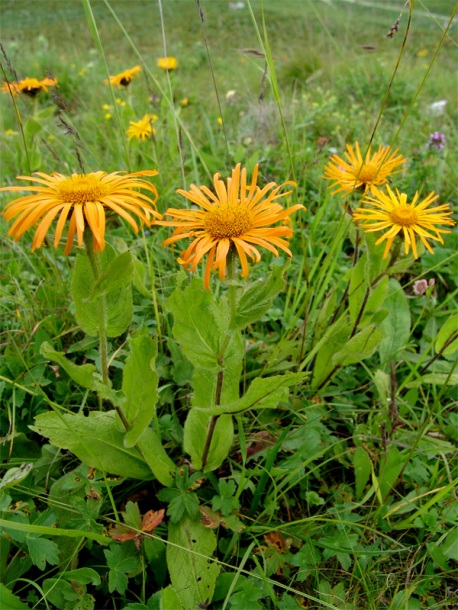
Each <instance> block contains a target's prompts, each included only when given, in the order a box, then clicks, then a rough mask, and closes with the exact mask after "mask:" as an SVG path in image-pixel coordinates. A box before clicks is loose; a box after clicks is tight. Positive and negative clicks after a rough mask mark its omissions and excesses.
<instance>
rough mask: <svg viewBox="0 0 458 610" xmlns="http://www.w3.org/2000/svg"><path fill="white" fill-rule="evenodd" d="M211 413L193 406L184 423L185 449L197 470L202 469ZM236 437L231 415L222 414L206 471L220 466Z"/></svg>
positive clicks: (216, 427)
mask: <svg viewBox="0 0 458 610" xmlns="http://www.w3.org/2000/svg"><path fill="white" fill-rule="evenodd" d="M211 419H212V418H211V414H209V413H208V411H207V410H206V409H197V408H192V409H191V410H190V411H189V413H188V416H187V418H186V422H185V425H184V442H183V447H184V450H185V451H186V452H187V453H189V455H190V456H191V462H192V465H193V466H194V468H195V469H196V470H201V469H202V457H203V451H204V447H205V441H206V439H207V434H208V429H209V426H210V421H211ZM233 437H234V424H233V422H232V416H231V415H221V416H220V417H219V418H218V421H217V423H216V426H215V429H214V432H213V437H212V442H211V445H210V450H209V452H208V459H207V463H206V465H205V468H204V472H210V471H211V470H215V469H216V468H219V466H221V464H222V463H223V462H224V460H225V459H226V458H227V456H228V455H229V450H230V448H231V445H232V441H233Z"/></svg>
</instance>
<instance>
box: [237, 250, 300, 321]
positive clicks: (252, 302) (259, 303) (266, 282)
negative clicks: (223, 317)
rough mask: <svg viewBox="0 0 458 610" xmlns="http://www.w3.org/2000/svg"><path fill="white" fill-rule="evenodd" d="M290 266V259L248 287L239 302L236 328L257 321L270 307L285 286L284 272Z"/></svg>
mask: <svg viewBox="0 0 458 610" xmlns="http://www.w3.org/2000/svg"><path fill="white" fill-rule="evenodd" d="M288 266H289V261H288V263H287V265H285V266H283V267H274V268H273V269H271V270H270V272H269V276H268V278H267V279H265V278H261V279H259V280H257V281H255V282H253V283H252V284H250V285H249V286H248V287H247V288H246V290H245V291H244V292H243V293H242V295H241V297H240V300H239V302H238V303H237V315H236V318H235V327H236V328H239V329H243V328H245V327H246V326H248V324H251V323H252V322H256V321H257V320H259V318H261V317H262V316H263V315H264V314H265V313H266V312H267V311H268V310H269V309H270V307H271V305H272V301H273V300H274V298H275V297H276V295H277V294H278V293H279V292H281V291H282V290H283V288H284V286H285V282H284V280H283V274H284V273H285V271H286V268H287V267H288Z"/></svg>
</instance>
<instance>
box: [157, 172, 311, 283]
mask: <svg viewBox="0 0 458 610" xmlns="http://www.w3.org/2000/svg"><path fill="white" fill-rule="evenodd" d="M257 178H258V165H256V166H255V168H254V172H253V178H252V181H251V184H250V185H247V181H246V169H245V168H243V169H242V170H241V168H240V163H239V164H238V165H237V166H236V167H235V169H233V170H232V177H231V178H228V179H227V188H226V185H225V184H224V181H223V180H221V178H220V175H219V174H215V176H214V178H213V185H214V192H213V191H211V190H210V189H209V188H207V187H206V186H200V187H197V186H195V185H194V184H191V188H190V190H189V191H184V190H181V189H179V190H178V191H177V192H178V193H180V194H182V195H184V196H185V197H186V198H187V199H189V200H190V201H192V203H195V204H197V205H198V206H199V207H200V208H203V209H191V210H178V209H174V208H169V209H168V210H167V212H166V215H167V216H171V217H173V218H174V220H171V221H157V222H156V223H155V224H159V225H163V226H171V227H176V228H175V231H174V233H173V235H172V237H169V238H168V239H166V240H165V241H164V243H163V245H164V246H166V245H168V244H172V243H174V242H176V241H178V240H180V239H185V238H188V237H191V238H194V241H193V242H192V243H191V244H190V246H189V247H188V248H187V249H186V250H185V251H184V252H182V253H181V256H180V258H178V262H179V263H180V265H183V266H184V267H185V268H186V269H191V271H195V270H196V268H197V265H198V264H199V262H200V261H201V260H202V259H203V257H204V256H205V255H206V254H208V257H207V263H206V266H205V274H204V284H205V288H207V289H209V288H210V272H211V271H212V270H216V269H218V271H219V277H220V279H224V277H225V270H226V259H227V255H228V253H229V250H230V249H232V250H233V251H235V252H237V254H238V257H239V258H240V262H241V265H242V277H246V276H247V275H248V261H247V254H248V256H250V257H251V259H252V260H254V261H256V262H259V261H260V260H261V255H260V254H259V251H258V250H257V248H256V247H255V246H254V245H253V244H255V245H256V246H262V247H264V248H266V249H267V250H270V251H271V252H273V254H275V256H278V250H277V248H280V249H281V250H283V251H284V252H286V253H287V254H288V255H289V256H292V254H291V252H290V250H289V249H288V247H287V246H288V243H287V242H286V241H285V240H284V239H282V238H283V237H286V238H289V237H291V236H292V234H293V230H292V229H291V228H289V227H285V226H279V227H272V226H269V225H272V224H274V223H277V222H281V221H283V220H284V219H285V218H287V217H288V216H289V215H290V214H292V213H293V212H295V211H296V210H300V209H305V208H304V206H303V205H301V204H296V205H293V206H291V207H290V208H288V209H286V210H285V209H283V208H282V206H281V205H280V204H279V203H277V200H278V199H280V198H281V197H285V196H286V195H289V194H290V193H292V190H290V191H288V192H286V193H281V194H279V191H280V189H281V188H282V187H284V186H285V185H293V186H296V185H295V183H294V182H285V183H284V184H281V185H280V186H277V185H276V183H275V182H269V183H268V184H266V186H264V187H263V188H262V189H261V188H260V187H258V186H257Z"/></svg>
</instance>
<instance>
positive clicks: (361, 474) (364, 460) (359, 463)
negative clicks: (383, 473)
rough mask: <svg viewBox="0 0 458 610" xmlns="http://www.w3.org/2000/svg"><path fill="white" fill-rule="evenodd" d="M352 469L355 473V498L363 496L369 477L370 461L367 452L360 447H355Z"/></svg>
mask: <svg viewBox="0 0 458 610" xmlns="http://www.w3.org/2000/svg"><path fill="white" fill-rule="evenodd" d="M353 468H354V471H355V484H356V485H355V487H356V497H357V498H358V499H359V498H361V496H362V495H363V492H364V488H365V487H366V484H367V482H368V481H369V477H370V476H371V460H370V458H369V456H368V455H367V451H366V450H365V449H363V448H362V447H356V449H355V452H354V454H353Z"/></svg>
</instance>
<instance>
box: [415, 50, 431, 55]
mask: <svg viewBox="0 0 458 610" xmlns="http://www.w3.org/2000/svg"><path fill="white" fill-rule="evenodd" d="M428 53H429V51H428V49H420V50H419V51H417V57H426V56H427V55H428Z"/></svg>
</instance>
